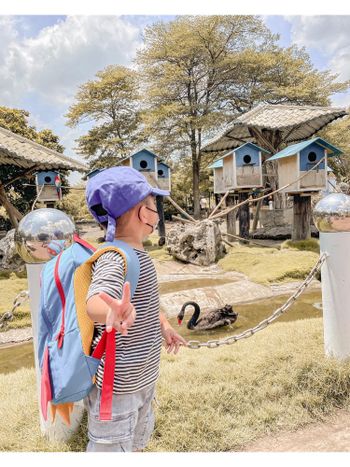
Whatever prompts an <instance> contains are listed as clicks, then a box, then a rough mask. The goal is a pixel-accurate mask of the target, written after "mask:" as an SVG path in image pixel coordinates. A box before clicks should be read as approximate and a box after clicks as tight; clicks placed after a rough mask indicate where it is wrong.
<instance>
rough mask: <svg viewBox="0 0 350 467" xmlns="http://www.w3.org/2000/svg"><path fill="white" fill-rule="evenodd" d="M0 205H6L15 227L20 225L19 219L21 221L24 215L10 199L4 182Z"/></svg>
mask: <svg viewBox="0 0 350 467" xmlns="http://www.w3.org/2000/svg"><path fill="white" fill-rule="evenodd" d="M0 205H3V206H4V208H5V210H6V212H7V214H8V215H9V218H10V221H11V224H12V225H13V227H14V228H16V227H18V221H20V220H21V219H22V217H23V216H22V214H21V213H20V212H19V211H18V210H17V209H16V208H15V207H14V206H12V204H11V203H10V201H9V200H8V198H7V196H6V191H5V187H4V185H3V184H2V183H0Z"/></svg>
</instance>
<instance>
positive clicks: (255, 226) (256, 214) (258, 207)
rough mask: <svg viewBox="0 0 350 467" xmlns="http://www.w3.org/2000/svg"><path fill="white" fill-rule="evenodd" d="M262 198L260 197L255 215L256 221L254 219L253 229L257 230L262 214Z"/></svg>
mask: <svg viewBox="0 0 350 467" xmlns="http://www.w3.org/2000/svg"><path fill="white" fill-rule="evenodd" d="M262 201H263V200H262V199H259V201H258V202H257V204H256V209H255V216H254V221H253V227H252V231H253V232H255V231H256V229H257V226H258V220H259V215H260V209H261V205H262Z"/></svg>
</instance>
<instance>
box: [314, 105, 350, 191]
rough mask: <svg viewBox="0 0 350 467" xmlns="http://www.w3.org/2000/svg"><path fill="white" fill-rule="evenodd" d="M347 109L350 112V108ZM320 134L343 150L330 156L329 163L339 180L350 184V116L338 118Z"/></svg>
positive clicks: (319, 134)
mask: <svg viewBox="0 0 350 467" xmlns="http://www.w3.org/2000/svg"><path fill="white" fill-rule="evenodd" d="M347 111H348V112H349V113H350V108H348V109H347ZM318 136H321V138H324V139H325V140H327V141H329V142H331V143H332V144H334V146H336V147H338V148H339V149H341V150H342V151H343V154H342V155H341V156H339V157H330V158H329V159H328V164H329V165H330V167H331V168H332V169H333V171H334V173H335V175H336V178H337V181H338V182H346V183H348V184H350V117H349V116H346V117H344V118H342V119H340V120H336V121H335V122H333V123H331V124H330V125H328V126H327V127H326V128H324V129H323V130H322V131H320V132H319V133H318Z"/></svg>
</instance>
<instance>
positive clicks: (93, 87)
mask: <svg viewBox="0 0 350 467" xmlns="http://www.w3.org/2000/svg"><path fill="white" fill-rule="evenodd" d="M139 107H140V105H139V96H138V91H137V80H136V73H135V71H133V70H131V69H129V68H126V67H123V66H117V65H115V66H112V65H111V66H108V67H107V68H105V69H104V70H103V71H100V72H98V73H96V79H95V80H93V81H88V82H87V83H85V84H83V85H82V86H80V88H79V91H78V93H77V95H76V97H75V103H74V104H73V105H71V107H70V108H69V111H68V114H67V115H66V116H67V118H68V122H67V124H68V125H69V126H71V127H75V126H77V125H79V124H82V123H90V124H92V125H93V126H92V128H91V129H90V130H89V131H88V133H87V134H86V135H84V136H81V137H80V138H79V139H78V140H77V142H78V151H79V153H80V154H82V155H83V156H85V157H86V158H87V159H89V161H90V165H91V168H98V167H111V166H113V165H115V164H116V163H117V162H118V161H120V160H121V159H122V158H123V157H125V156H126V155H128V154H129V152H130V151H131V150H133V149H134V148H135V147H136V146H137V144H139V143H140V141H141V139H140V131H139V126H140V109H139Z"/></svg>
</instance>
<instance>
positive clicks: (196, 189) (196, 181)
mask: <svg viewBox="0 0 350 467" xmlns="http://www.w3.org/2000/svg"><path fill="white" fill-rule="evenodd" d="M192 174H193V217H194V218H195V219H200V212H201V210H200V205H199V163H198V160H197V157H194V156H193V154H192Z"/></svg>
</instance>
